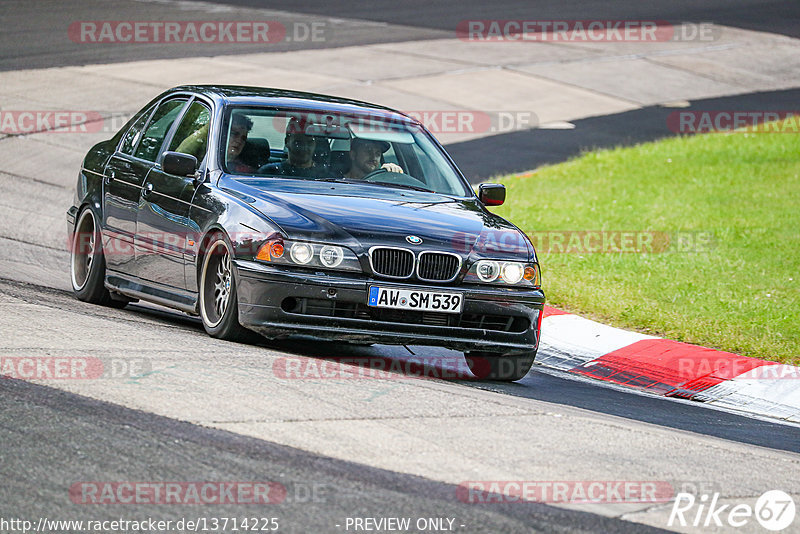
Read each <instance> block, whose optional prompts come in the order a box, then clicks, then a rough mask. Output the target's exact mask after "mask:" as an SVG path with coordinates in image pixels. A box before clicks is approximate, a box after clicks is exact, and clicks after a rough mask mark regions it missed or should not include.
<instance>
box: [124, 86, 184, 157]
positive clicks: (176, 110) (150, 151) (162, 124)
mask: <svg viewBox="0 0 800 534" xmlns="http://www.w3.org/2000/svg"><path fill="white" fill-rule="evenodd" d="M184 104H186V100H185V99H184V100H169V101H167V102H164V103H163V104H161V105H160V106H158V109H157V110H156V112H155V115H153V118H152V120H151V121H150V124H148V125H147V130H145V132H144V135H143V136H142V140H141V141H139V146H138V147H136V154H134V155H135V156H136V157H137V158H142V159H146V160H147V161H155V160H156V158H158V153H159V152H158V151H159V149H160V148H161V143H163V142H164V137H165V136H166V135H167V132H169V129H170V127H171V126H172V123H173V122H175V119H176V118H177V117H178V115H179V114H180V112H181V109H183V105H184Z"/></svg>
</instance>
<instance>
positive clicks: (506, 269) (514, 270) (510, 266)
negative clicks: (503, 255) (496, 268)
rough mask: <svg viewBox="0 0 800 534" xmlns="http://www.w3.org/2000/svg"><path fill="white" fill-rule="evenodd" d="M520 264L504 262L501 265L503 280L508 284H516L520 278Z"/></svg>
mask: <svg viewBox="0 0 800 534" xmlns="http://www.w3.org/2000/svg"><path fill="white" fill-rule="evenodd" d="M522 275H523V272H522V265H520V264H519V263H506V264H505V265H503V280H505V282H506V283H508V284H516V283H518V282H519V281H520V280H522Z"/></svg>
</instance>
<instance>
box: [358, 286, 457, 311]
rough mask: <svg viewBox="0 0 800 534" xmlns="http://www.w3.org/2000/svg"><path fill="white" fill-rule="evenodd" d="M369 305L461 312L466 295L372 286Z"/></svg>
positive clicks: (368, 299) (368, 300) (399, 308)
mask: <svg viewBox="0 0 800 534" xmlns="http://www.w3.org/2000/svg"><path fill="white" fill-rule="evenodd" d="M367 305H368V306H373V307H375V308H394V309H397V310H419V311H435V312H444V313H461V310H462V308H463V307H464V297H462V296H461V293H448V292H442V291H421V290H419V289H398V288H395V287H380V286H370V287H369V297H368V298H367Z"/></svg>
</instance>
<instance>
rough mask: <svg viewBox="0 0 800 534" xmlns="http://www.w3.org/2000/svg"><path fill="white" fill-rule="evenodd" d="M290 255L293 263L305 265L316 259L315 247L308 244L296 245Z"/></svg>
mask: <svg viewBox="0 0 800 534" xmlns="http://www.w3.org/2000/svg"><path fill="white" fill-rule="evenodd" d="M289 255H290V256H291V257H292V261H293V262H295V263H299V264H300V265H305V264H306V263H308V262H310V261H311V258H313V257H314V247H312V246H311V245H309V244H308V243H295V244H293V245H292V248H291V250H290V251H289Z"/></svg>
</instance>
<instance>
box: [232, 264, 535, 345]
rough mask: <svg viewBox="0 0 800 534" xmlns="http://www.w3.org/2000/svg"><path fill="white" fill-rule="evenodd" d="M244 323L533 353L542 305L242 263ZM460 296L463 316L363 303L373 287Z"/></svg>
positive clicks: (277, 332) (509, 292)
mask: <svg viewBox="0 0 800 534" xmlns="http://www.w3.org/2000/svg"><path fill="white" fill-rule="evenodd" d="M236 266H237V269H236V271H237V278H236V285H237V293H238V297H239V322H240V323H241V324H242V326H245V327H246V328H249V329H251V330H254V331H256V332H258V333H260V334H261V335H263V336H265V337H267V338H281V337H287V336H288V335H309V336H314V337H319V338H326V339H334V340H344V341H355V342H369V343H383V344H389V345H409V344H411V345H434V346H442V347H447V348H450V349H453V350H461V351H470V350H485V351H491V352H518V351H533V350H536V348H537V346H538V343H539V339H538V332H537V330H536V328H537V325H538V324H539V315H540V314H541V313H542V308H543V306H544V293H543V292H542V291H541V290H519V289H510V288H502V287H490V286H445V285H442V286H436V285H427V284H425V285H423V284H413V283H397V282H389V281H384V280H377V279H370V278H365V277H364V276H363V275H360V274H346V273H339V272H320V271H311V270H309V271H300V270H298V269H291V268H283V267H276V266H271V265H264V264H261V263H256V262H251V261H243V260H237V261H236ZM378 284H379V285H381V286H382V287H403V288H409V287H416V288H420V289H425V290H431V291H436V290H441V291H448V292H453V291H456V292H459V293H461V294H462V295H463V298H464V308H463V311H462V313H461V314H445V313H428V312H424V313H423V312H406V311H398V310H382V309H375V308H370V307H367V306H366V302H367V291H368V287H369V286H370V285H378Z"/></svg>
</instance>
